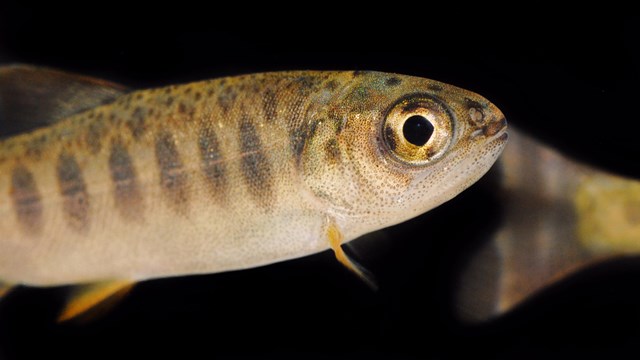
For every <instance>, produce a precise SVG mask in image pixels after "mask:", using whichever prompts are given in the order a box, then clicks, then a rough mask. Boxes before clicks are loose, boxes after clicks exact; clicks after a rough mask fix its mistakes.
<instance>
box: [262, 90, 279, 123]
mask: <svg viewBox="0 0 640 360" xmlns="http://www.w3.org/2000/svg"><path fill="white" fill-rule="evenodd" d="M262 109H263V110H264V116H265V120H266V121H267V122H274V121H276V120H277V118H278V98H277V97H276V93H275V92H274V91H273V90H271V89H267V90H266V91H265V93H264V95H262Z"/></svg>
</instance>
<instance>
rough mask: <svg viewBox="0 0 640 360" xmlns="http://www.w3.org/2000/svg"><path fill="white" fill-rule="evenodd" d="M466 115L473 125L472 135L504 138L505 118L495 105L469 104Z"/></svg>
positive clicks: (505, 135)
mask: <svg viewBox="0 0 640 360" xmlns="http://www.w3.org/2000/svg"><path fill="white" fill-rule="evenodd" d="M468 115H469V122H470V123H471V124H472V125H473V126H474V127H475V130H474V131H473V134H474V137H477V136H479V135H482V136H484V137H485V138H494V137H496V138H497V137H500V138H504V140H506V137H507V133H506V130H507V119H506V118H505V116H504V115H503V114H502V111H500V109H498V108H497V107H496V106H495V105H493V104H488V105H486V106H484V107H481V106H469V110H468Z"/></svg>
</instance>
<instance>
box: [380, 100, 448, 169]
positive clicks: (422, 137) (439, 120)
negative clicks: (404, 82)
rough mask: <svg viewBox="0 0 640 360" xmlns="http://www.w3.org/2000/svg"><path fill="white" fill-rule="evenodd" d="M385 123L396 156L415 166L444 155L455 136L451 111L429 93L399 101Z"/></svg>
mask: <svg viewBox="0 0 640 360" xmlns="http://www.w3.org/2000/svg"><path fill="white" fill-rule="evenodd" d="M382 126H383V128H382V131H383V138H384V142H385V144H386V147H387V148H388V150H390V153H391V154H392V155H393V157H395V158H396V159H398V160H400V161H401V162H404V163H410V164H414V165H421V164H426V163H429V162H431V161H433V160H435V159H437V158H439V157H440V156H442V155H443V154H444V153H445V152H446V150H447V149H448V147H449V144H450V143H451V138H452V136H453V120H452V115H451V112H450V111H449V110H448V108H447V107H446V106H445V105H444V104H442V103H441V102H440V101H438V100H437V99H434V98H433V97H431V96H429V95H420V94H418V95H413V96H409V97H407V98H404V99H401V100H400V101H398V102H396V103H395V104H394V105H392V106H391V107H390V109H389V110H388V111H387V113H386V116H385V119H384V123H383V125H382Z"/></svg>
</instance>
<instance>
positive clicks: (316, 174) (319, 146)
mask: <svg viewBox="0 0 640 360" xmlns="http://www.w3.org/2000/svg"><path fill="white" fill-rule="evenodd" d="M339 132H340V131H339V129H338V126H337V124H336V122H334V121H332V120H326V119H322V120H317V121H314V122H313V124H312V126H311V127H310V128H309V131H308V132H307V134H306V137H305V140H304V147H303V149H302V156H301V158H302V161H301V164H300V167H301V171H302V174H303V177H304V181H305V184H306V185H307V186H308V187H309V189H310V190H311V191H312V192H313V193H314V194H315V195H316V196H318V197H320V198H322V199H323V200H327V201H329V202H331V203H336V202H338V203H341V202H343V201H342V200H340V198H341V193H343V192H344V184H345V181H347V180H348V179H347V177H346V174H345V171H344V166H343V165H344V161H345V158H344V156H345V154H343V153H342V149H341V146H340V138H339Z"/></svg>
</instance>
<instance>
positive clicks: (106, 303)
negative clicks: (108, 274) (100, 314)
mask: <svg viewBox="0 0 640 360" xmlns="http://www.w3.org/2000/svg"><path fill="white" fill-rule="evenodd" d="M133 285H135V282H132V281H129V280H115V281H108V282H101V283H96V284H90V285H83V286H80V287H78V288H76V289H75V290H74V291H73V292H72V293H71V295H70V297H69V301H68V302H67V304H66V306H65V308H64V309H63V310H62V312H61V313H60V316H59V317H58V321H59V322H62V321H67V320H69V319H73V318H75V317H77V316H79V315H83V314H86V313H87V312H88V311H89V310H92V309H95V308H98V307H100V308H101V309H102V310H105V309H108V308H110V307H111V306H113V305H115V304H116V303H117V302H118V301H119V300H121V299H122V298H123V297H124V296H125V295H126V294H127V293H128V292H129V291H130V290H131V289H132V288H133Z"/></svg>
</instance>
